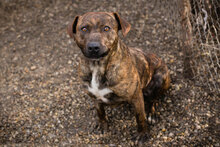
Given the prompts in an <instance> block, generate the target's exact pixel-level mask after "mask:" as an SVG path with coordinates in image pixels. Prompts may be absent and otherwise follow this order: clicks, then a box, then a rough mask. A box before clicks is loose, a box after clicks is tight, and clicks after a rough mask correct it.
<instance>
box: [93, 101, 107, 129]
mask: <svg viewBox="0 0 220 147" xmlns="http://www.w3.org/2000/svg"><path fill="white" fill-rule="evenodd" d="M95 107H96V112H97V114H98V119H99V122H98V123H99V124H98V127H99V129H100V130H101V132H102V133H103V132H104V131H108V121H107V118H106V115H105V109H104V105H103V103H96V105H95Z"/></svg>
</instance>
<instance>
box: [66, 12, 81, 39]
mask: <svg viewBox="0 0 220 147" xmlns="http://www.w3.org/2000/svg"><path fill="white" fill-rule="evenodd" d="M78 19H79V16H76V17H75V18H74V20H73V22H72V23H71V24H69V26H68V27H67V33H68V34H69V36H70V37H71V38H73V37H74V34H76V26H77V23H78Z"/></svg>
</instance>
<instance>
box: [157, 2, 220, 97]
mask: <svg viewBox="0 0 220 147" xmlns="http://www.w3.org/2000/svg"><path fill="white" fill-rule="evenodd" d="M156 3H157V5H160V6H161V7H164V6H166V7H167V8H168V9H170V10H169V11H168V12H169V13H170V19H171V20H172V21H173V22H174V28H175V29H174V31H178V32H179V39H180V42H181V45H180V46H181V48H182V51H183V53H184V59H183V60H184V61H183V66H184V76H185V77H187V78H189V79H191V80H193V81H194V83H195V85H197V86H201V87H202V88H204V90H206V91H208V92H210V93H213V94H218V95H219V94H220V1H219V0H165V1H163V0H157V2H156Z"/></svg>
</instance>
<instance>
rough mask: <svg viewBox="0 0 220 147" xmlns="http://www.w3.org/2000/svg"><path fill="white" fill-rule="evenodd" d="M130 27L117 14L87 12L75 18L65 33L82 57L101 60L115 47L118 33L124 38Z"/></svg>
mask: <svg viewBox="0 0 220 147" xmlns="http://www.w3.org/2000/svg"><path fill="white" fill-rule="evenodd" d="M130 28H131V25H130V24H129V23H128V22H127V21H125V20H124V19H123V18H121V17H120V16H119V15H118V13H107V12H89V13H86V14H84V15H82V16H76V17H75V18H74V20H73V22H72V23H71V24H70V25H69V26H68V29H67V32H68V34H69V35H70V37H72V38H74V39H75V41H76V44H77V45H78V46H79V48H80V49H81V51H82V53H83V54H84V56H86V57H87V58H89V59H96V60H98V59H101V58H102V57H105V56H107V55H108V53H109V52H110V50H111V49H113V48H115V47H116V46H117V42H118V31H119V30H121V31H122V34H123V36H126V35H127V33H128V32H129V30H130Z"/></svg>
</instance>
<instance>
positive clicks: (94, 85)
mask: <svg viewBox="0 0 220 147" xmlns="http://www.w3.org/2000/svg"><path fill="white" fill-rule="evenodd" d="M92 70H93V72H92V80H91V84H90V86H88V90H89V92H91V93H92V94H93V95H95V96H96V98H97V99H100V100H102V101H103V102H104V103H108V102H109V100H108V99H107V98H105V95H106V94H109V93H112V90H111V89H109V88H103V89H99V81H98V75H97V74H98V67H93V68H92Z"/></svg>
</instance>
